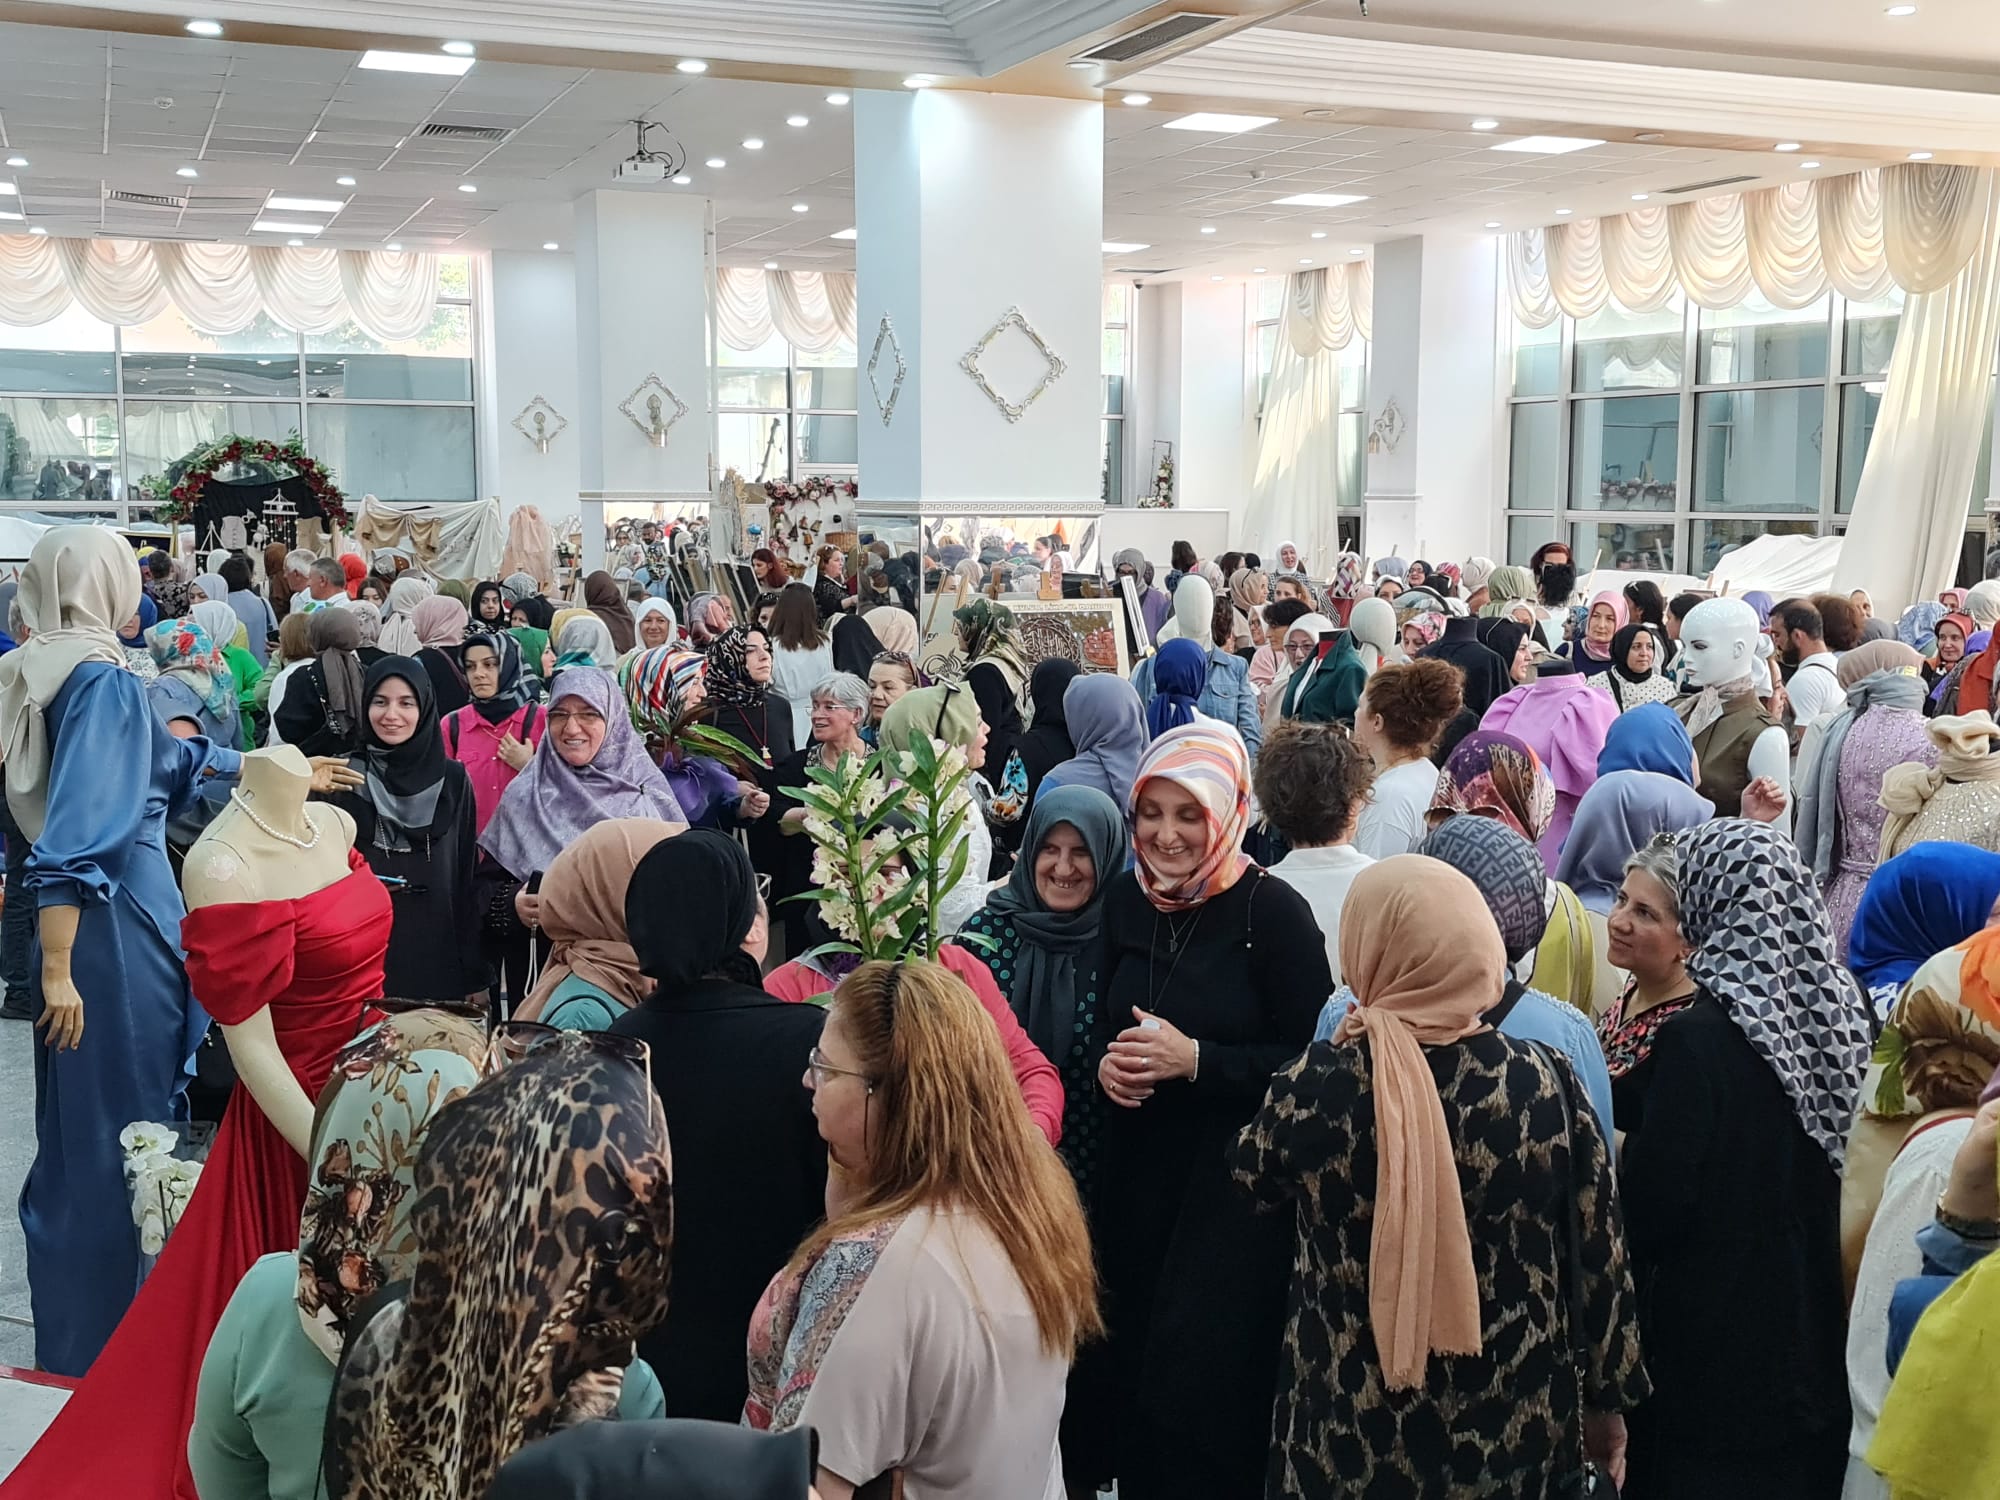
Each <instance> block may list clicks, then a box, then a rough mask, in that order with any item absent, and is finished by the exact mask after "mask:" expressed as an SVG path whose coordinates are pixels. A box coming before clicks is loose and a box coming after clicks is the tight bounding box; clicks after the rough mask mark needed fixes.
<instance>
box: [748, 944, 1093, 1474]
mask: <svg viewBox="0 0 2000 1500" xmlns="http://www.w3.org/2000/svg"><path fill="white" fill-rule="evenodd" d="M804 1081H805V1084H806V1086H807V1087H808V1088H809V1089H811V1090H812V1100H813V1114H814V1116H815V1118H816V1119H817V1121H818V1124H819V1132H820V1135H821V1137H822V1138H823V1139H824V1140H825V1141H826V1144H827V1155H828V1157H829V1168H828V1174H827V1222H826V1223H825V1224H824V1225H822V1226H821V1227H820V1228H819V1229H818V1230H816V1231H815V1232H814V1233H813V1234H812V1235H811V1236H810V1237H809V1238H808V1239H807V1240H806V1242H805V1243H804V1244H803V1245H801V1246H800V1247H799V1251H798V1253H797V1254H796V1255H795V1256H793V1258H792V1262H791V1264H790V1265H788V1266H787V1267H785V1269H784V1270H783V1271H781V1272H779V1273H778V1275H777V1276H776V1277H775V1278H774V1279H773V1280H772V1282H771V1285H770V1287H769V1288H768V1289H767V1290H766V1291H765V1293H764V1297H763V1299H762V1301H761V1302H759V1304H758V1307H757V1311H756V1314H755V1315H754V1316H753V1317H752V1319H751V1323H750V1399H749V1401H748V1403H747V1404H746V1405H745V1407H744V1420H745V1422H746V1423H747V1424H748V1425H749V1426H751V1427H754V1428H758V1429H761V1430H766V1431H773V1432H784V1431H789V1430H790V1429H792V1428H795V1427H801V1426H810V1427H812V1428H813V1429H814V1430H816V1431H817V1432H818V1433H819V1435H820V1450H819V1476H818V1481H817V1483H818V1489H819V1493H820V1494H821V1495H822V1496H823V1497H825V1500H847V1497H849V1496H851V1495H852V1494H853V1493H854V1492H855V1490H856V1489H858V1488H859V1487H860V1486H862V1485H864V1484H866V1483H868V1482H869V1481H871V1480H873V1479H875V1478H876V1477H877V1476H879V1475H881V1474H884V1473H887V1472H889V1471H890V1470H892V1469H893V1470H897V1471H899V1472H900V1473H901V1475H902V1476H903V1478H904V1480H905V1482H906V1484H907V1486H908V1491H909V1493H911V1494H913V1495H917V1494H944V1493H949V1494H952V1495H954V1496H958V1497H961V1500H1021V1497H1025V1496H1056V1495H1060V1494H1061V1493H1062V1478H1061V1471H1062V1455H1061V1450H1060V1447H1059V1445H1058V1442H1057V1428H1058V1424H1059V1423H1060V1420H1061V1417H1062V1410H1063V1396H1064V1385H1065V1382H1066V1380H1067V1378H1068V1374H1069V1363H1070V1359H1071V1357H1072V1356H1073V1355H1074V1354H1075V1352H1076V1350H1077V1347H1078V1345H1079V1344H1081V1343H1082V1342H1083V1341H1084V1340H1085V1339H1087V1338H1090V1337H1091V1336H1093V1335H1094V1334H1096V1333H1097V1332H1098V1330H1099V1328H1100V1327H1101V1323H1100V1320H1099V1317H1098V1311H1097V1284H1096V1274H1095V1271H1094V1268H1093V1266H1092V1264H1091V1254H1090V1237H1089V1234H1088V1232H1087V1230H1086V1229H1085V1226H1084V1219H1083V1209H1082V1207H1081V1205H1080V1204H1079V1203H1078V1201H1077V1196H1076V1189H1075V1187H1074V1186H1073V1185H1072V1183H1071V1181H1070V1177H1069V1173H1068V1172H1067V1171H1066V1170H1065V1169H1064V1167H1063V1165H1062V1162H1061V1161H1060V1160H1059V1159H1058V1158H1057V1156H1056V1154H1055V1153H1054V1152H1053V1151H1051V1150H1049V1149H1048V1147H1047V1145H1046V1143H1045V1142H1044V1141H1043V1140H1042V1139H1041V1137H1040V1135H1039V1134H1038V1133H1037V1131H1036V1130H1035V1127H1034V1125H1033V1124H1032V1122H1031V1121H1030V1120H1029V1118H1028V1113H1027V1110H1026V1108H1025V1107H1024V1106H1023V1105H1022V1103H1021V1097H1020V1094H1019V1092H1018V1091H1017V1090H1016V1088H1015V1087H1014V1080H1013V1075H1012V1073H1011V1071H1010V1070H1009V1068H1008V1065H1007V1058H1006V1054H1005V1052H1004V1051H1003V1050H1002V1048H1001V1045H1000V1040H999V1037H998V1036H997V1034H996V1033H995V1032H994V1029H993V1025H992V1023H991V1022H990V1021H989V1020H988V1019H987V1017H986V1014H985V1012H984V1010H983V1009H982V1008H981V1006H980V1004H979V1002H978V1001H977V1000H976V999H974V998H973V995H972V992H971V991H970V990H969V989H967V988H966V986H965V984H964V982H963V981H961V980H960V979H959V978H958V977H957V976H956V975H954V974H952V973H950V972H949V971H948V970H945V969H942V968H940V967H938V966H936V965H934V964H929V963H921V962H910V963H895V964H889V963H879V962H878V963H867V964H863V965H862V966H861V967H860V968H858V969H856V970H855V971H854V972H853V973H852V974H850V975H849V976H848V977H847V978H846V979H845V980H843V981H842V982H841V985H840V988H839V989H838V990H836V991H835V992H834V997H833V1004H832V1006H831V1008H830V1009H829V1011H828V1013H827V1018H826V1027H825V1030H824V1031H823V1032H822V1033H821V1035H820V1041H819V1045H818V1047H816V1048H815V1049H814V1050H813V1053H812V1060H811V1063H810V1064H809V1066H808V1067H807V1070H806V1077H805V1080H804Z"/></svg>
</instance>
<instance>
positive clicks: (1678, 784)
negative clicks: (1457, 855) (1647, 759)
mask: <svg viewBox="0 0 2000 1500" xmlns="http://www.w3.org/2000/svg"><path fill="white" fill-rule="evenodd" d="M1653 706H1654V707H1656V708H1657V707H1658V706H1659V705H1658V704H1655V705H1653ZM1676 722H1678V721H1676ZM1714 816H1715V804H1714V803H1713V802H1711V801H1709V800H1708V799H1707V798H1706V797H1704V796H1702V795H1700V794H1699V793H1698V792H1696V791H1695V789H1694V788H1693V787H1691V786H1689V785H1688V784H1687V782H1686V781H1685V780H1683V779H1681V778H1679V777H1674V776H1662V775H1660V774H1659V773H1658V772H1657V771H1613V772H1611V773H1610V774H1609V775H1600V776H1599V777H1598V778H1597V782H1596V784H1595V785H1594V786H1592V787H1591V789H1590V790H1589V791H1587V792H1585V793H1584V794H1583V800H1582V801H1581V802H1579V803H1577V805H1576V818H1575V821H1573V822H1572V823H1571V824H1570V825H1569V837H1568V839H1566V840H1565V841H1564V842H1563V852H1562V858H1561V859H1560V860H1559V861H1557V863H1556V879H1557V880H1559V881H1561V882H1562V883H1563V884H1564V885H1566V886H1568V887H1569V888H1570V889H1571V890H1572V891H1574V892H1576V899H1577V900H1579V901H1581V902H1582V903H1583V905H1584V909H1585V910H1586V911H1594V912H1596V913H1598V914H1599V915H1600V916H1606V917H1608V916H1610V915H1611V908H1612V905H1613V903H1614V902H1615V901H1616V900H1617V897H1618V888H1619V887H1620V886H1621V885H1623V884H1624V881H1625V861H1626V860H1627V859H1628V858H1630V857H1631V856H1632V854H1634V853H1635V852H1636V851H1638V850H1640V849H1643V848H1645V847H1646V845H1647V843H1648V842H1650V841H1651V839H1652V837H1653V835H1654V834H1656V833H1679V832H1680V831H1681V830H1682V829H1684V828H1692V827H1694V826H1695V825H1696V824H1697V823H1706V822H1707V821H1708V820H1709V819H1710V818H1712V817H1714Z"/></svg>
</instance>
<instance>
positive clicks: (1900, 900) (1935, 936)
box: [1847, 842, 2000, 1015]
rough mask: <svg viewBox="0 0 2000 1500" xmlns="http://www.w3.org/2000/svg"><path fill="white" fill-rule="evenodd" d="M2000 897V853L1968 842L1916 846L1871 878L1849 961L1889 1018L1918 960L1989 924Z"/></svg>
mask: <svg viewBox="0 0 2000 1500" xmlns="http://www.w3.org/2000/svg"><path fill="white" fill-rule="evenodd" d="M1995 902H2000V854H1991V853H1988V852H1987V851H1986V850H1984V849H1974V848H1969V847H1967V846H1966V845H1964V844H1953V843H1942V842H1927V843H1921V844H1914V845H1912V846H1911V847H1910V848H1908V849H1906V850H1904V851H1903V852H1902V853H1901V854H1898V855H1897V856H1896V857H1895V858H1894V859H1888V860H1884V861H1883V862H1882V863H1881V864H1880V865H1879V866H1877V867H1876V869H1875V871H1874V873H1873V874H1872V875H1870V876H1869V877H1868V882H1867V885H1866V887H1865V888H1864V889H1863V891H1862V894H1861V901H1860V904H1859V906H1858V908H1857V909H1856V911H1855V914H1854V926H1853V931H1852V933H1851V934H1850V936H1849V938H1848V945H1847V966H1848V967H1849V968H1850V969H1852V970H1853V971H1854V977H1855V978H1856V979H1858V980H1860V981H1861V987H1862V988H1863V989H1865V990H1866V991H1867V992H1868V994H1869V997H1870V998H1871V999H1872V1000H1873V1001H1874V1002H1875V1004H1876V1008H1877V1011H1878V1013H1880V1014H1883V1015H1886V1014H1887V1013H1888V1011H1889V1008H1890V1006H1892V1005H1893V1004H1894V1003H1895V1000H1896V997H1897V995H1898V994H1900V993H1901V991H1902V988H1903V986H1904V985H1905V984H1907V983H1908V982H1909V979H1910V976H1911V975H1913V974H1915V973H1916V971H1917V968H1918V966H1919V965H1921V964H1922V963H1923V962H1924V960H1926V959H1927V958H1929V957H1930V956H1931V955H1932V954H1934V953H1941V952H1943V951H1944V950H1945V949H1946V948H1951V947H1955V946H1956V945H1958V944H1959V943H1962V942H1964V941H1965V940H1966V939H1967V938H1969V937H1971V936H1972V934H1973V933H1975V932H1977V931H1979V930H1980V929H1981V928H1982V927H1984V926H1985V925H1986V923H1987V918H1988V915H1989V913H1991V912H1992V910H1993V907H1994V904H1995Z"/></svg>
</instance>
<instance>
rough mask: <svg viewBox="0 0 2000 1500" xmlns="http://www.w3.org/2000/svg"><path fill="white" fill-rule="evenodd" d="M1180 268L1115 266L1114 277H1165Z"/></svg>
mask: <svg viewBox="0 0 2000 1500" xmlns="http://www.w3.org/2000/svg"><path fill="white" fill-rule="evenodd" d="M1179 269H1180V267H1178V266H1113V267H1112V268H1111V274H1112V275H1114V276H1165V275H1168V274H1170V273H1171V272H1174V271H1177V270H1179Z"/></svg>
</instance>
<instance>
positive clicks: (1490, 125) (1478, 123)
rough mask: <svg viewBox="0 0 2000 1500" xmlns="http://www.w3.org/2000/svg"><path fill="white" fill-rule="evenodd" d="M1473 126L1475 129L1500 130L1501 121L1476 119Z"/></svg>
mask: <svg viewBox="0 0 2000 1500" xmlns="http://www.w3.org/2000/svg"><path fill="white" fill-rule="evenodd" d="M1472 128H1473V129H1474V130H1498V129H1499V128H1500V122H1499V121H1498V120H1474V121H1473V122H1472Z"/></svg>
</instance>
